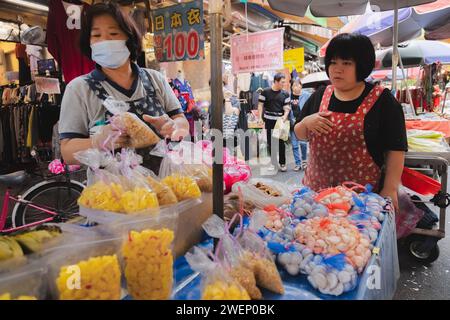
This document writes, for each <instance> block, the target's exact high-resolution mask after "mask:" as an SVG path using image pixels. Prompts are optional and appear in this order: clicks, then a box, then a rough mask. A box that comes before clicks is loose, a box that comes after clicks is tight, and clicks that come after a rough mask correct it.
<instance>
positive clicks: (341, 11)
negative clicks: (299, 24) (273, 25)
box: [268, 0, 436, 17]
mask: <svg viewBox="0 0 450 320" xmlns="http://www.w3.org/2000/svg"><path fill="white" fill-rule="evenodd" d="M268 1H269V5H270V6H271V7H272V8H273V9H275V10H278V11H281V12H284V13H289V14H292V15H296V16H300V17H304V16H305V14H306V12H307V10H308V7H309V9H310V11H311V13H312V14H313V15H314V16H316V17H339V16H349V15H357V14H364V12H366V8H367V4H368V3H369V2H370V4H371V5H372V6H374V7H375V9H376V10H378V9H379V11H386V10H394V9H395V2H396V1H392V0H371V1H368V0H268ZM434 1H436V0H397V4H398V7H397V8H405V7H411V6H417V5H420V4H424V3H430V2H434Z"/></svg>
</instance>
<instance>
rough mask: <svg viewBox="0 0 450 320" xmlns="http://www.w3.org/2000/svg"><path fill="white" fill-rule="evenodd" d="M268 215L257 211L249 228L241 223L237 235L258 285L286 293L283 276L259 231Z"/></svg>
mask: <svg viewBox="0 0 450 320" xmlns="http://www.w3.org/2000/svg"><path fill="white" fill-rule="evenodd" d="M266 221H267V217H266V216H265V215H264V213H262V212H256V213H255V214H254V215H253V216H252V217H251V218H250V222H249V225H248V227H247V228H244V226H243V225H242V224H241V229H240V232H239V234H238V235H237V240H238V242H239V244H240V245H241V246H242V248H243V249H244V255H243V261H244V264H245V265H246V266H247V267H248V268H250V269H251V270H253V272H254V274H255V278H256V283H257V284H258V286H260V287H262V288H265V289H267V290H270V291H272V292H275V293H278V294H284V286H283V282H282V280H281V276H280V274H279V272H278V270H277V267H276V265H275V262H274V261H273V259H272V255H271V254H270V251H269V249H268V248H267V244H266V242H265V241H264V240H263V239H262V238H261V237H260V236H259V235H258V234H257V232H258V231H259V230H260V229H261V228H263V227H264V225H265V224H266Z"/></svg>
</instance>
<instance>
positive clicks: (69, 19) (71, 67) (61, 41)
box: [46, 0, 95, 83]
mask: <svg viewBox="0 0 450 320" xmlns="http://www.w3.org/2000/svg"><path fill="white" fill-rule="evenodd" d="M88 7H89V5H88V4H86V3H84V2H83V3H82V4H80V5H77V4H72V3H66V2H64V1H62V0H50V1H49V6H48V8H49V11H48V18H47V28H46V31H47V34H46V37H47V39H46V42H47V45H48V51H49V52H50V53H51V55H52V56H53V57H54V58H55V59H56V61H57V62H58V64H59V66H60V68H61V70H62V72H63V75H64V80H65V82H66V83H69V82H70V81H71V80H72V79H74V78H76V77H78V76H81V75H84V74H87V73H89V72H91V71H92V70H93V69H94V68H95V63H94V62H93V61H92V60H90V59H88V58H87V57H85V56H83V55H82V54H81V52H80V49H79V45H78V40H79V35H80V28H81V15H82V14H83V11H85V10H86V9H87V8H88Z"/></svg>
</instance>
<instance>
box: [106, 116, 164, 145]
mask: <svg viewBox="0 0 450 320" xmlns="http://www.w3.org/2000/svg"><path fill="white" fill-rule="evenodd" d="M112 123H113V124H114V125H116V126H118V127H119V128H121V129H122V130H124V131H125V132H126V133H127V135H128V136H129V137H130V139H131V147H133V148H136V149H140V148H145V147H148V146H151V145H155V144H157V143H158V142H159V141H160V140H161V138H160V137H159V136H158V135H157V134H156V133H155V132H154V131H153V130H152V129H151V128H150V127H149V126H148V125H147V124H146V123H145V122H143V121H142V120H141V119H139V118H138V116H137V115H135V114H134V113H130V112H124V113H121V114H119V115H116V116H114V117H113V118H112Z"/></svg>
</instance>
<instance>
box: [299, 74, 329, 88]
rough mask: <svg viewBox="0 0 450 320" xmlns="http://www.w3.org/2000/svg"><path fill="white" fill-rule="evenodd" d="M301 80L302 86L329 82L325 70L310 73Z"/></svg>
mask: <svg viewBox="0 0 450 320" xmlns="http://www.w3.org/2000/svg"><path fill="white" fill-rule="evenodd" d="M301 81H302V86H303V88H313V87H315V86H316V85H318V84H329V83H330V79H328V76H327V73H326V72H325V71H321V72H314V73H310V74H308V75H307V76H305V77H304V78H303V79H301Z"/></svg>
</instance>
